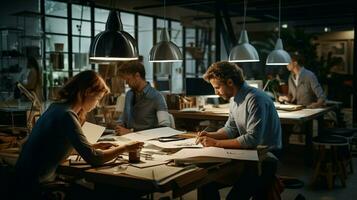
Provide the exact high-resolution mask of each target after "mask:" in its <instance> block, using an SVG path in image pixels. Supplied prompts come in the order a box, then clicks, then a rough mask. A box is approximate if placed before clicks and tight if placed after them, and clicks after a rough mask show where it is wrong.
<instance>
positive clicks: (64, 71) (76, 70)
mask: <svg viewBox="0 0 357 200" xmlns="http://www.w3.org/2000/svg"><path fill="white" fill-rule="evenodd" d="M80 71H81V70H79V69H72V70H60V69H59V70H55V69H53V70H46V71H45V72H46V73H51V72H63V73H68V72H80Z"/></svg>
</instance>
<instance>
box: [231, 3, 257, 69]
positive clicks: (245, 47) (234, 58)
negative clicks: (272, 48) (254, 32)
mask: <svg viewBox="0 0 357 200" xmlns="http://www.w3.org/2000/svg"><path fill="white" fill-rule="evenodd" d="M246 9H247V3H246V0H244V18H243V29H242V31H241V33H240V37H239V41H238V45H236V46H235V47H233V49H232V50H231V52H230V53H229V59H228V61H229V62H259V55H258V52H257V50H256V49H255V48H254V46H252V45H251V44H249V39H248V34H247V31H246V30H245V16H246Z"/></svg>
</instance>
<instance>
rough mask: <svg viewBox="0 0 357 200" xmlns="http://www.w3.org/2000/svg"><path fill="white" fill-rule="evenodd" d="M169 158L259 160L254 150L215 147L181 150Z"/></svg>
mask: <svg viewBox="0 0 357 200" xmlns="http://www.w3.org/2000/svg"><path fill="white" fill-rule="evenodd" d="M171 156H172V157H174V158H175V159H181V158H192V157H217V158H229V159H235V160H253V161H257V160H259V159H258V153H257V151H256V150H245V149H223V148H217V147H205V148H201V149H182V150H180V151H178V152H177V153H175V154H172V155H171Z"/></svg>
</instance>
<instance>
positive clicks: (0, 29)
mask: <svg viewBox="0 0 357 200" xmlns="http://www.w3.org/2000/svg"><path fill="white" fill-rule="evenodd" d="M0 31H16V32H23V31H24V29H23V28H19V27H11V26H9V27H1V28H0Z"/></svg>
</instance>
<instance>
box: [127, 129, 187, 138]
mask: <svg viewBox="0 0 357 200" xmlns="http://www.w3.org/2000/svg"><path fill="white" fill-rule="evenodd" d="M181 133H185V132H183V131H178V130H175V129H173V128H170V127H161V128H154V129H148V130H144V131H138V132H135V133H129V134H126V135H123V136H122V137H125V138H127V139H130V140H135V141H142V142H145V141H148V140H151V139H155V138H159V137H168V136H173V135H177V134H181Z"/></svg>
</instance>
